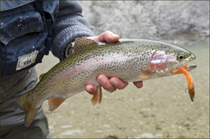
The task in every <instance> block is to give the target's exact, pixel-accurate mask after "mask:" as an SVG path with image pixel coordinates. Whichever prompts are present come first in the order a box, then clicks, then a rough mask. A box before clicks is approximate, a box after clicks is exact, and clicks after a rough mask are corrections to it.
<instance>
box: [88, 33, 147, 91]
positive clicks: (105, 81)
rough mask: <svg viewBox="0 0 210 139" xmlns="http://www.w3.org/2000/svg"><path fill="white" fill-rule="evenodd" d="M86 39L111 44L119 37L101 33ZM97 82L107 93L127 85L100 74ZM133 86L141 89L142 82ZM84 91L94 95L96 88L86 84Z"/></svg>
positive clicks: (115, 78)
mask: <svg viewBox="0 0 210 139" xmlns="http://www.w3.org/2000/svg"><path fill="white" fill-rule="evenodd" d="M87 38H89V39H92V40H94V41H96V42H103V41H106V42H110V43H112V42H116V41H118V40H119V38H120V37H119V35H116V34H114V33H113V32H111V31H106V32H103V33H102V34H100V35H99V36H94V37H87ZM97 81H98V83H99V84H100V85H101V86H102V87H103V88H104V89H105V90H107V91H109V92H113V91H115V90H116V89H124V88H125V87H126V86H127V85H128V82H125V81H122V80H120V79H118V78H117V77H111V78H107V77H106V76H105V75H103V74H100V75H99V76H98V77H97ZM134 85H135V86H136V87H137V88H141V87H142V86H143V82H142V81H139V82H134ZM85 90H86V91H87V92H88V93H90V94H92V95H94V93H95V91H96V88H95V86H93V85H91V84H88V85H86V87H85Z"/></svg>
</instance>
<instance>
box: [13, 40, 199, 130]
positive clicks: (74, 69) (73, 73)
mask: <svg viewBox="0 0 210 139" xmlns="http://www.w3.org/2000/svg"><path fill="white" fill-rule="evenodd" d="M72 49H73V50H72V54H71V55H70V56H68V57H66V58H65V59H63V60H62V61H60V62H59V63H58V64H56V65H55V66H54V67H52V68H51V69H50V70H49V71H48V72H47V73H45V74H42V75H40V80H39V82H38V84H37V85H36V86H35V87H34V88H33V89H32V90H30V91H29V92H27V93H25V94H23V95H22V96H20V97H19V98H18V99H17V100H16V103H17V104H18V105H19V107H20V109H22V110H23V111H24V112H25V122H24V124H25V126H26V127H28V126H30V124H31V122H32V121H33V119H34V116H35V115H36V113H37V111H38V110H39V108H40V107H41V106H42V104H43V102H44V101H45V100H48V104H49V111H53V110H55V109H56V108H57V107H58V106H59V105H61V104H62V103H63V102H64V101H65V100H66V99H67V98H70V97H72V96H73V95H75V94H78V93H80V92H82V91H84V90H85V86H86V85H88V84H92V85H93V86H95V88H96V91H95V93H94V96H93V97H92V99H91V102H92V104H93V105H97V104H100V103H101V101H102V89H101V86H100V84H99V83H98V82H97V77H98V75H100V74H104V75H105V76H107V77H108V78H110V77H118V78H119V79H121V80H124V81H127V82H135V81H143V80H147V79H154V78H160V77H165V76H170V75H175V74H177V73H173V72H172V71H173V70H175V69H180V68H182V67H184V66H185V67H186V70H187V71H190V70H192V69H194V68H195V67H196V65H195V64H194V65H187V64H188V63H189V62H190V61H192V60H194V59H196V56H195V55H194V54H193V53H192V52H190V51H188V50H186V49H184V48H182V47H179V46H176V45H173V44H169V43H165V42H161V41H154V40H146V39H120V40H119V41H117V42H115V43H107V42H95V41H94V40H91V39H88V38H76V39H75V44H74V47H73V48H72Z"/></svg>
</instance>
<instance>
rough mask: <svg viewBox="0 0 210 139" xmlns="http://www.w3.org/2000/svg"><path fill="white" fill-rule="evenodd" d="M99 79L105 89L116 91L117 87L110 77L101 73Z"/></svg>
mask: <svg viewBox="0 0 210 139" xmlns="http://www.w3.org/2000/svg"><path fill="white" fill-rule="evenodd" d="M97 81H98V83H99V84H100V85H101V86H102V87H103V88H104V89H105V90H107V91H109V92H114V91H115V90H116V88H115V87H114V86H112V84H111V83H110V81H109V79H108V78H107V77H106V76H104V75H99V76H98V78H97Z"/></svg>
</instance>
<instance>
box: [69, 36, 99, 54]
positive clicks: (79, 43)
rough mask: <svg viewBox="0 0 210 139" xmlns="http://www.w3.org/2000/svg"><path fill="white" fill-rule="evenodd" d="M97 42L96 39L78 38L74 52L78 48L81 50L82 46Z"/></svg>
mask: <svg viewBox="0 0 210 139" xmlns="http://www.w3.org/2000/svg"><path fill="white" fill-rule="evenodd" d="M94 43H97V42H95V41H94V40H91V39H88V38H76V39H75V43H74V48H73V49H74V52H76V51H77V50H79V49H80V48H82V47H84V46H87V45H90V44H94Z"/></svg>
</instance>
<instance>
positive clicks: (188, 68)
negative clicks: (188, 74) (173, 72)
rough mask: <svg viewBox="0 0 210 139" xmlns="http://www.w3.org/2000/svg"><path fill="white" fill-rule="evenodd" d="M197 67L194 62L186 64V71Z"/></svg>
mask: <svg viewBox="0 0 210 139" xmlns="http://www.w3.org/2000/svg"><path fill="white" fill-rule="evenodd" d="M196 67H197V65H196V64H191V65H187V71H191V70H193V69H195V68H196Z"/></svg>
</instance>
